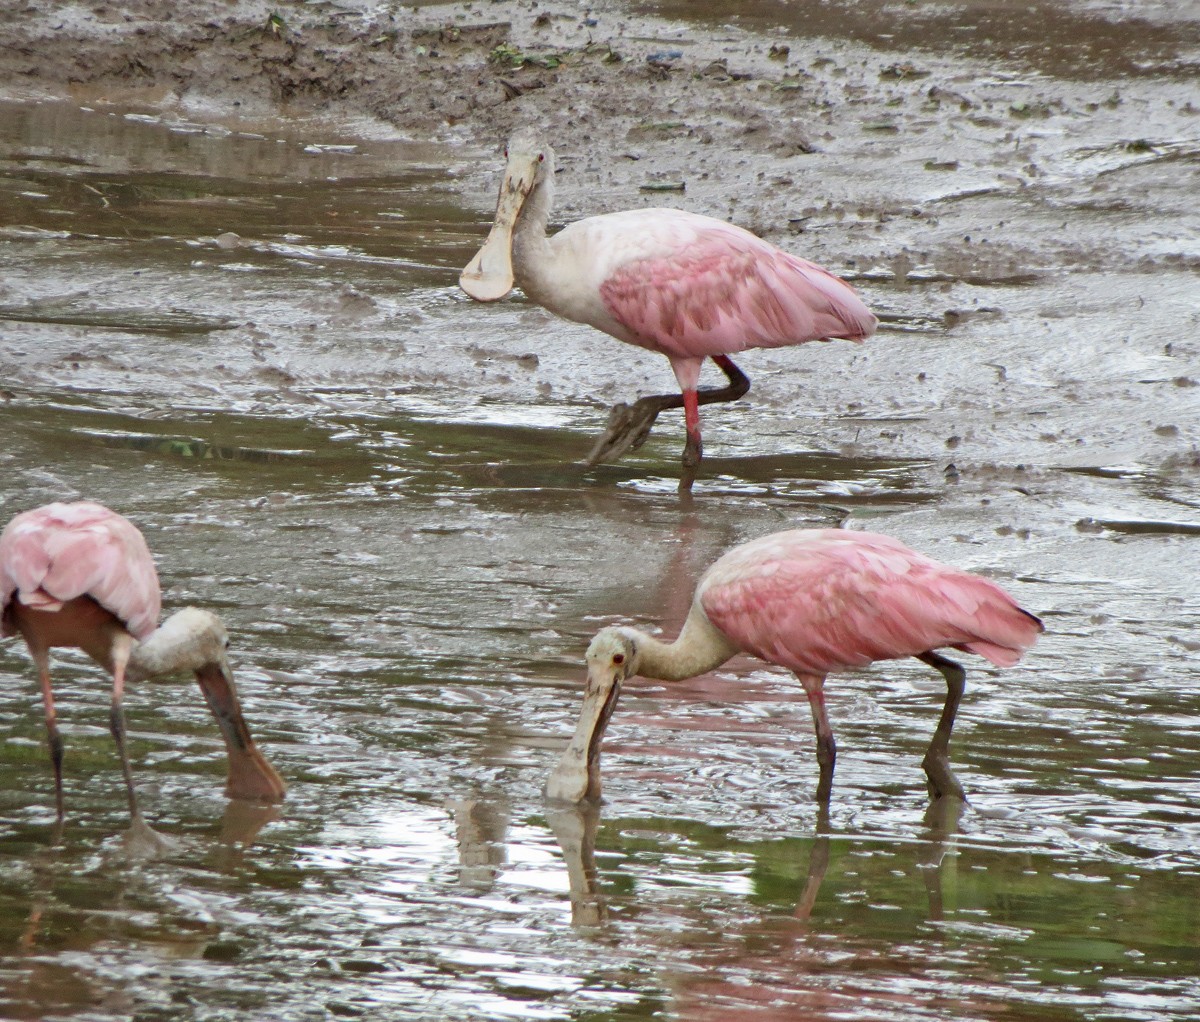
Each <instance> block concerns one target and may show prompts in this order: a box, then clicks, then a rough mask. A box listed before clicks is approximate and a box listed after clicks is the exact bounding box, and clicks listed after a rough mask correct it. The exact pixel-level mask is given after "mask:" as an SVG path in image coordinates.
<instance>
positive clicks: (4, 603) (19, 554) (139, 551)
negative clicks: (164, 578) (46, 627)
mask: <svg viewBox="0 0 1200 1022" xmlns="http://www.w3.org/2000/svg"><path fill="white" fill-rule="evenodd" d="M80 596H90V597H91V598H92V599H93V600H95V601H96V602H97V603H98V604H100V606H101V607H103V608H104V609H105V610H107V611H109V612H110V613H112V614H114V615H115V616H116V617H117V618H119V619H120V621H121V622H122V623H123V624H124V626H125V627H126V629H127V630H128V631H129V632H130V634H132V635H133V636H134V637H135V638H137V639H145V638H146V637H147V636H148V635H149V634H150V633H151V632H153V631H154V629H155V628H156V627H157V626H158V617H159V612H160V610H161V606H162V596H161V591H160V589H159V584H158V573H157V572H156V571H155V568H154V559H153V557H152V556H151V554H150V550H149V548H148V547H147V546H146V541H145V539H144V538H143V537H142V534H141V533H140V532H139V531H138V529H137V527H136V526H134V525H133V524H132V523H131V522H130V521H128V520H127V519H125V518H122V517H121V516H120V515H119V514H117V513H116V512H114V511H110V510H109V509H108V508H106V507H104V506H103V505H101V504H95V503H92V502H90V501H80V502H78V503H74V504H61V503H56V504H47V505H46V506H45V507H39V508H36V509H34V510H32V511H26V512H25V513H23V514H19V515H17V516H16V517H15V518H13V520H12V521H11V522H9V523H8V525H7V527H6V528H5V529H4V531H3V533H0V630H2V631H0V634H4V635H10V634H12V629H11V625H7V624H5V622H6V620H7V617H8V615H7V614H6V613H5V612H6V611H7V608H8V605H9V602H10V601H11V600H13V599H16V600H19V601H20V602H21V603H22V604H23V605H25V606H27V607H32V608H35V609H39V610H47V611H53V610H58V609H59V608H60V607H61V606H62V605H63V603H65V602H67V601H69V600H74V599H76V598H77V597H80Z"/></svg>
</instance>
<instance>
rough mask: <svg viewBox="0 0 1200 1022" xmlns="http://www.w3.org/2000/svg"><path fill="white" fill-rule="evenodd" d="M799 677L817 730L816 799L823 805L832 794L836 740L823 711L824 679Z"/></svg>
mask: <svg viewBox="0 0 1200 1022" xmlns="http://www.w3.org/2000/svg"><path fill="white" fill-rule="evenodd" d="M799 677H800V683H801V684H802V685H803V686H804V691H805V692H806V693H807V695H808V705H809V708H810V709H811V710H812V718H813V725H814V726H815V727H816V731H817V766H818V767H820V775H819V777H818V779H817V801H818V802H819V803H821V804H823V805H824V804H826V803H828V802H829V796H830V795H831V794H833V767H834V764H835V763H836V762H837V742H836V741H835V740H834V737H833V728H831V727H830V726H829V717H828V716H827V715H826V713H825V690H824V684H825V679H824V678H822V677H810V676H806V675H800V676H799Z"/></svg>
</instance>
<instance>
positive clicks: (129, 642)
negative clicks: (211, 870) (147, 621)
mask: <svg viewBox="0 0 1200 1022" xmlns="http://www.w3.org/2000/svg"><path fill="white" fill-rule="evenodd" d="M132 648H133V639H132V637H131V636H130V635H129V634H128V633H127V632H122V633H118V634H117V635H116V636H114V638H113V644H112V674H113V694H112V708H111V710H110V711H109V728H110V730H111V731H112V736H113V738H114V739H115V740H116V743H117V753H118V755H120V757H121V772H122V773H124V775H125V791H126V794H127V795H128V797H129V816H130V818H131V819H132V821H133V825H134V827H135V828H138V825H139V824H141V825H142V826H145V821H144V820H143V819H142V813H141V810H140V809H138V803H137V792H136V791H135V790H134V787H133V770H132V768H131V767H130V766H129V753H128V751H127V750H126V748H125V711H124V710H123V709H122V707H121V700H122V698H123V697H124V695H125V666H126V664H128V663H129V654H130V652H131V651H132Z"/></svg>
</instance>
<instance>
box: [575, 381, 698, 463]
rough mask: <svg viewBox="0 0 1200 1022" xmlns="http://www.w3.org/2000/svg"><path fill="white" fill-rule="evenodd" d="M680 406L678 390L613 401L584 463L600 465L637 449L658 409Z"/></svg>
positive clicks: (680, 399) (681, 401) (680, 397)
mask: <svg viewBox="0 0 1200 1022" xmlns="http://www.w3.org/2000/svg"><path fill="white" fill-rule="evenodd" d="M682 407H683V397H682V395H680V394H652V395H650V396H649V397H643V398H639V399H638V400H637V401H635V402H634V403H633V404H631V405H627V404H626V403H625V402H624V401H621V402H619V403H618V404H615V405H613V406H612V408H611V409H610V410H609V413H608V425H607V426H606V427H605V430H604V433H603V434H602V435H601V436H600V438H599V439H598V440H597V441H596V443H595V444H594V445H593V446H592V449H591V452H590V453H589V454H588V456H587V463H588V464H589V465H599V464H601V463H603V462H606V461H616V460H617V459H618V458H619V457H621V455H623V454H628V453H629V452H630V451H633V450H636V449H637V448H639V447H641V446H642V444H644V443H645V442H646V437H648V436H649V435H650V427H651V426H653V425H654V420H655V419H657V418H658V413H659V412H661V411H665V410H666V409H668V408H682Z"/></svg>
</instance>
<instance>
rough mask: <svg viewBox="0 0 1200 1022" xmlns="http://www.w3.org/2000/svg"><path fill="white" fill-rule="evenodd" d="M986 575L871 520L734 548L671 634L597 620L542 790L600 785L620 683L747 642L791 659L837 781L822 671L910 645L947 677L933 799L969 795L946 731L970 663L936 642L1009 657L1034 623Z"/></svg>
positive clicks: (713, 661) (668, 676) (1024, 645)
mask: <svg viewBox="0 0 1200 1022" xmlns="http://www.w3.org/2000/svg"><path fill="white" fill-rule="evenodd" d="M1042 630H1043V629H1042V623H1041V621H1039V620H1038V619H1037V618H1036V617H1034V616H1033V615H1032V614H1030V613H1028V612H1027V611H1024V610H1022V609H1021V608H1020V607H1019V606H1017V604H1016V603H1015V602H1014V601H1013V599H1012V597H1010V596H1009V595H1008V594H1007V593H1005V592H1004V590H1003V589H1001V588H1000V587H999V586H998V585H996V584H995V583H994V582H989V581H988V580H987V579H982V578H979V577H978V576H976V575H970V574H968V573H967V572H965V571H959V570H958V569H957V568H951V567H948V566H947V565H944V564H939V563H938V562H937V561H934V560H931V559H930V558H928V557H924V556H922V555H921V554H918V553H916V552H915V551H913V550H910V549H909V548H908V547H906V546H905V545H904V544H903V543H901V542H900V541H899V540H895V539H892V538H891V537H889V536H881V535H877V534H874V533H869V532H848V531H844V530H841V529H797V530H793V531H789V532H778V533H774V534H772V535H769V536H763V537H762V538H761V539H756V540H753V541H751V542H749V543H745V544H743V545H742V546H739V547H735V548H734V549H733V550H730V551H729V552H728V553H726V554H725V555H724V556H723V557H721V558H719V559H718V560H717V561H716V562H715V563H714V564H713V565H712V567H710V568H709V569H708V571H707V572H705V574H704V576H703V577H702V578H701V580H700V583H699V585H698V586H697V587H696V595H695V597H694V599H693V601H692V607H691V610H690V612H689V613H688V616H687V620H686V621H685V622H684V625H683V629H682V631H681V632H680V634H679V637H678V638H677V639H676V640H675V641H674V642H671V643H665V642H660V641H659V640H657V639H654V638H651V637H650V636H649V635H645V634H643V633H642V632H639V631H637V630H636V629H634V628H627V627H618V628H605V629H604V630H603V631H601V632H600V633H599V634H597V635H596V637H595V638H594V639H593V640H592V643H591V645H590V646H588V651H587V664H588V677H587V688H586V690H585V692H584V699H583V709H582V711H581V712H580V717H579V725H578V727H577V728H576V731H575V735H574V737H573V738H572V739H571V742H570V744H569V745H568V746H567V749H566V751H565V752H564V753H563V754H562V757H561V758H560V759H559V762H558V764H557V765H556V766H555V768H554V770H553V771H552V772H551V774H550V777H549V779H548V781H547V783H546V794H547V796H549V797H550V798H553V799H560V800H565V801H570V802H580V801H583V800H585V799H596V798H599V797H600V743H601V741H602V739H603V736H604V730H605V728H606V727H607V726H608V721H609V718H610V717H611V716H612V712H613V709H614V708H615V706H616V703H617V696H618V695H619V694H620V691H621V683H622V682H623V681H625V679H627V678H631V677H634V676H635V675H640V676H642V677H645V678H660V679H663V680H665V681H677V680H680V679H683V678H692V677H695V676H696V675H699V674H703V673H705V672H706V671H711V670H713V669H714V668H716V667H719V666H720V665H721V664H723V663H725V661H726V660H728V659H729V658H730V657H732V656H733V655H734V654H735V653H743V652H744V653H749V654H751V655H753V656H756V657H759V658H760V659H762V660H766V661H767V662H768V663H772V664H778V665H779V666H781V667H786V668H788V669H790V670H791V671H793V672H795V674H796V677H797V678H798V679H799V681H800V684H801V685H802V686H803V687H804V692H805V694H806V695H807V696H808V702H809V706H810V708H811V710H812V718H813V724H814V725H815V727H816V732H817V763H818V765H819V767H820V779H819V781H818V783H817V800H818V801H819V802H820V803H821V804H822V805H824V804H827V803H828V801H829V795H830V792H831V790H832V787H833V766H834V758H835V751H836V750H835V743H834V738H833V731H832V730H831V728H830V726H829V718H828V716H827V715H826V713H825V692H824V686H825V676H826V675H827V674H830V673H832V672H835V671H848V670H854V669H856V668H859V667H865V666H866V665H867V664H870V663H873V662H874V661H876V660H895V659H900V658H902V657H909V656H912V657H916V658H917V659H918V660H920V661H922V662H923V663H926V664H928V665H929V666H930V667H932V668H934V669H935V670H937V671H938V672H940V673H941V675H942V677H943V678H945V680H946V702H945V705H944V707H943V709H942V716H941V720H940V721H939V722H938V725H937V730H936V731H935V732H934V735H933V740H932V741H931V742H930V743H929V750H928V751H927V752H926V753H925V759H924V761H923V764H922V765H923V766H924V767H925V773H926V776H927V777H928V779H929V793H930V795H931V797H933V798H935V799H936V798H939V797H941V796H943V795H953V796H956V797H958V798H964V795H963V788H962V785H961V784H960V783H959V782H958V778H956V777H955V776H954V773H953V771H952V770H951V769H950V732H951V730H952V729H953V727H954V715H955V713H956V712H957V710H958V704H959V701H960V700H961V699H962V695H963V687H964V682H965V679H966V672H965V671H964V670H963V669H962V667H960V666H959V665H958V664H957V663H955V662H954V661H953V660H949V659H947V658H946V657H944V656H942V655H941V654H940V653H938V652H936V651H937V650H938V649H940V648H942V647H944V646H949V647H952V648H954V649H959V650H964V651H966V652H969V653H975V654H978V655H979V656H982V657H984V658H985V659H987V660H990V661H991V662H992V663H993V664H995V665H996V666H998V667H1009V666H1011V665H1012V664H1015V663H1016V662H1017V661H1018V660H1019V659H1020V658H1021V655H1022V654H1023V653H1024V652H1025V651H1026V650H1028V649H1029V648H1030V647H1031V646H1032V645H1033V644H1034V642H1035V641H1036V640H1037V637H1038V635H1039V633H1041V632H1042Z"/></svg>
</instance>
